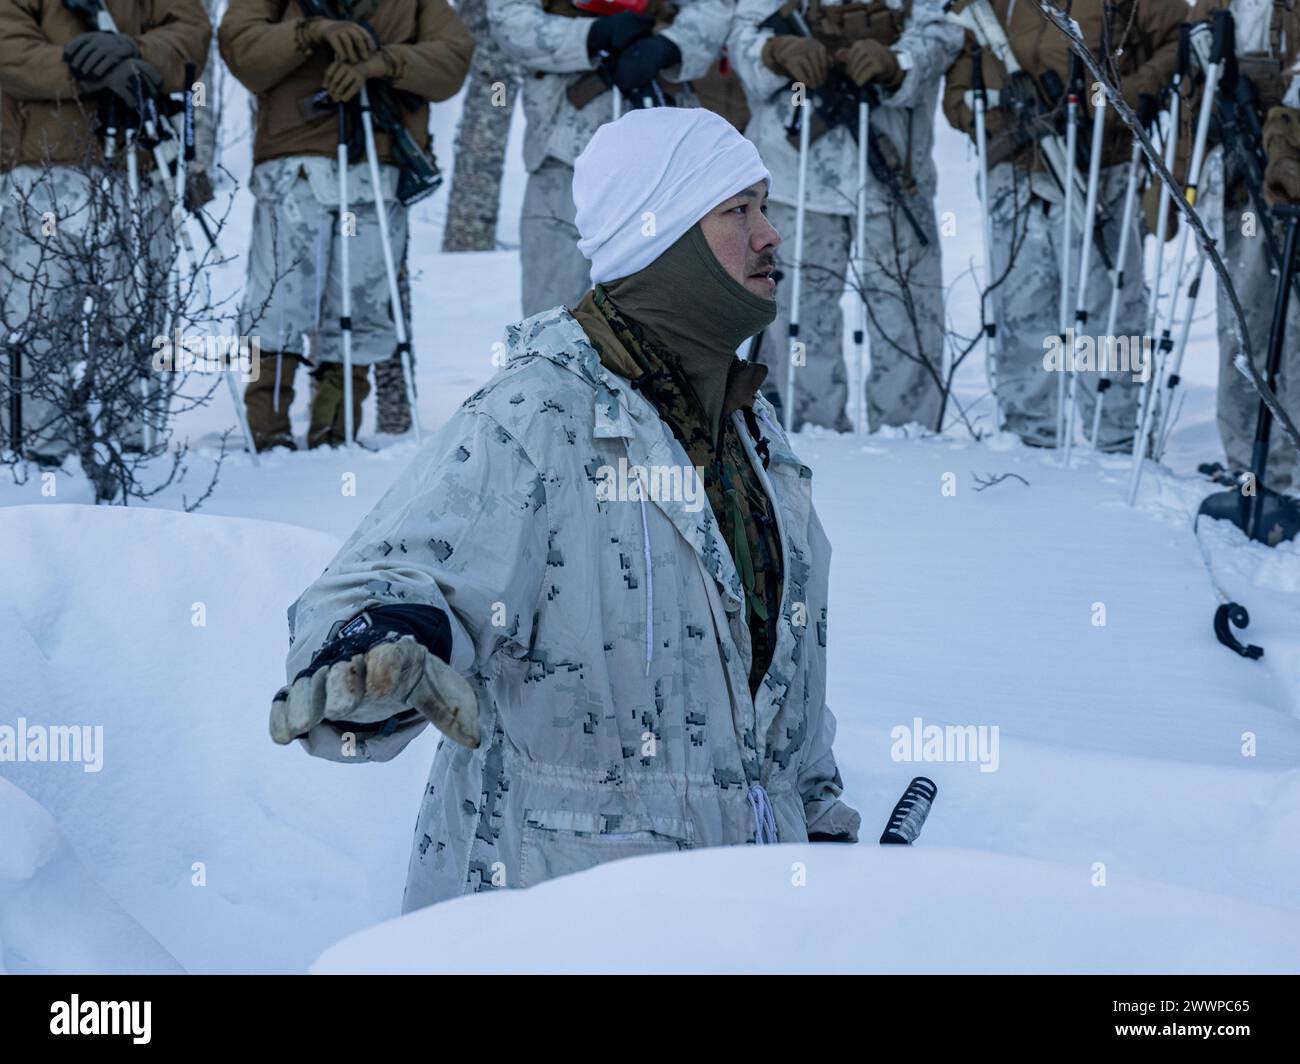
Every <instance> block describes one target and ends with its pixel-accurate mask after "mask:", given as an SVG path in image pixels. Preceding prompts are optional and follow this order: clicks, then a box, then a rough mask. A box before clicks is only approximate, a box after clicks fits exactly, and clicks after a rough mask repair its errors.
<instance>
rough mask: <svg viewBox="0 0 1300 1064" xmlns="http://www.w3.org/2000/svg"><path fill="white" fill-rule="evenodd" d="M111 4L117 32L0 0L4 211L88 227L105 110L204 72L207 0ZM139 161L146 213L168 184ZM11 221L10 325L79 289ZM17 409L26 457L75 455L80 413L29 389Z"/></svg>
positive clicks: (4, 243)
mask: <svg viewBox="0 0 1300 1064" xmlns="http://www.w3.org/2000/svg"><path fill="white" fill-rule="evenodd" d="M106 7H107V10H108V13H109V14H110V15H111V16H112V18H113V22H114V24H115V25H116V26H117V28H118V30H119V32H118V33H111V32H101V31H99V30H97V29H96V28H95V27H94V25H92V24H91V23H90V22H88V21H87V20H86V19H83V18H82V17H81V16H80V15H77V14H75V13H73V12H72V11H70V10H69V9H68V8H67V7H65V6H64V4H63V3H62V2H61V0H0V184H3V186H4V190H5V203H4V208H5V210H6V212H7V211H9V210H17V209H18V208H19V204H23V205H24V208H25V209H26V210H27V211H29V212H30V211H33V210H34V211H38V212H41V213H45V212H49V213H50V214H52V215H53V216H54V217H55V218H56V219H57V224H58V225H59V226H60V227H73V229H74V230H84V228H85V227H86V226H87V225H89V224H91V222H92V221H93V218H94V215H95V214H96V211H94V210H92V209H88V208H89V205H90V203H91V201H92V199H93V191H92V190H91V189H90V188H89V187H88V185H87V182H88V181H89V180H91V179H92V177H91V175H93V174H94V173H95V171H96V170H97V169H98V168H100V167H102V166H103V163H104V155H103V145H102V144H101V143H99V141H98V139H97V138H98V137H99V136H100V135H101V134H102V130H103V123H102V122H101V121H100V110H101V107H107V106H108V105H109V101H113V103H114V104H115V105H116V106H117V107H118V109H119V113H121V114H122V115H126V113H127V112H133V111H134V109H135V108H136V107H137V106H138V105H139V95H138V94H140V93H146V94H150V95H152V96H154V97H160V96H163V95H166V94H168V93H173V92H180V91H181V90H182V89H183V88H184V87H185V84H184V82H185V65H186V64H187V63H193V64H194V65H195V67H196V68H197V69H198V70H200V71H201V70H202V69H203V65H204V62H205V61H206V59H207V51H208V43H209V41H210V39H211V36H212V26H211V24H210V23H209V21H208V16H207V14H206V12H205V11H204V9H203V4H202V2H201V0H141V2H137V3H128V2H126V0H107V3H106ZM137 159H138V161H139V165H140V183H141V189H140V210H141V211H150V212H157V211H161V210H162V209H163V208H162V202H161V199H160V189H159V188H157V187H156V186H155V183H154V181H153V180H152V179H151V174H152V173H153V160H152V158H151V157H150V156H149V154H148V152H146V151H143V150H141V151H140V152H139V153H138V156H137ZM146 205H148V206H146ZM4 221H5V224H4V225H3V226H2V227H0V262H3V263H4V269H3V272H2V273H0V288H2V289H3V291H0V297H2V298H3V300H4V318H5V320H6V321H7V322H8V323H9V324H10V325H11V326H12V325H14V324H15V323H17V322H20V321H22V320H24V318H25V316H26V314H25V312H24V310H23V308H24V306H27V305H29V302H30V299H31V298H33V297H32V292H33V291H40V292H50V291H59V290H60V289H61V288H63V287H64V286H65V285H66V286H67V287H66V289H65V291H66V293H67V294H68V295H69V296H70V297H71V296H72V295H73V294H74V293H76V291H77V290H76V287H75V282H74V279H73V278H71V277H61V276H60V275H61V274H66V273H68V271H69V269H70V267H71V265H72V264H70V263H67V262H66V261H62V260H60V259H59V258H58V257H57V255H56V256H54V257H50V256H48V255H46V254H45V252H44V249H43V248H42V246H41V245H40V244H38V243H37V242H35V241H33V240H31V239H30V225H29V224H22V223H20V222H19V221H18V220H17V219H11V218H7V217H6V218H5V219H4ZM142 229H144V231H147V232H150V233H154V234H161V233H162V232H165V226H164V225H163V224H162V223H159V222H154V223H152V224H149V223H143V224H142ZM63 231H65V232H66V231H68V230H67V229H66V228H64V230H63ZM104 272H105V273H108V274H111V273H112V272H113V271H112V270H106V271H104ZM76 302H77V304H78V305H75V306H70V307H69V308H68V313H71V314H74V315H76V314H80V313H81V307H80V305H79V302H80V300H79V298H78V299H77V300H76ZM46 313H47V314H48V313H49V311H48V308H46ZM78 357H80V353H78ZM71 361H72V356H71V353H69V363H71ZM69 368H71V367H70V365H69ZM9 372H10V366H9V360H8V356H7V355H6V354H5V353H4V349H3V347H0V373H3V374H5V375H6V379H7V375H8V374H9ZM21 405H22V410H23V415H22V422H23V424H22V426H21V428H22V429H23V430H25V433H26V434H27V436H28V439H27V449H28V453H29V454H30V455H31V457H32V458H33V459H34V460H36V461H38V462H39V463H40V464H42V465H47V466H51V467H53V466H58V465H59V464H60V463H61V462H62V460H63V458H64V457H65V456H66V455H67V454H68V453H69V452H70V451H71V450H72V443H71V441H70V440H69V439H68V438H66V434H65V433H64V432H61V431H60V429H59V423H60V421H62V420H64V419H65V418H67V417H69V416H71V414H72V412H71V411H57V410H55V409H54V408H53V407H52V405H51V404H50V403H49V402H48V401H45V400H44V399H41V398H39V397H37V396H34V395H31V394H23V401H22V404H21ZM3 407H4V409H3V410H0V425H3V430H4V435H3V437H0V438H3V439H4V440H5V441H6V443H7V441H8V440H9V438H10V432H11V431H12V429H13V426H10V425H9V424H7V423H6V422H5V419H6V418H7V417H8V416H10V404H9V403H5V404H3ZM123 444H124V449H126V450H130V449H136V450H139V448H140V442H139V440H138V439H137V440H125V441H123Z"/></svg>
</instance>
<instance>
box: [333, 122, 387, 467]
mask: <svg viewBox="0 0 1300 1064" xmlns="http://www.w3.org/2000/svg"><path fill="white" fill-rule="evenodd" d="M347 114H348V112H347V107H346V105H344V104H339V144H338V170H339V229H338V242H339V289H340V291H339V334H340V336H341V338H342V345H343V442H344V443H345V445H346V446H348V447H351V446H352V443H353V430H354V425H353V417H352V270H351V262H350V259H351V255H352V249H351V248H350V247H348V123H347ZM399 306H400V304H399Z"/></svg>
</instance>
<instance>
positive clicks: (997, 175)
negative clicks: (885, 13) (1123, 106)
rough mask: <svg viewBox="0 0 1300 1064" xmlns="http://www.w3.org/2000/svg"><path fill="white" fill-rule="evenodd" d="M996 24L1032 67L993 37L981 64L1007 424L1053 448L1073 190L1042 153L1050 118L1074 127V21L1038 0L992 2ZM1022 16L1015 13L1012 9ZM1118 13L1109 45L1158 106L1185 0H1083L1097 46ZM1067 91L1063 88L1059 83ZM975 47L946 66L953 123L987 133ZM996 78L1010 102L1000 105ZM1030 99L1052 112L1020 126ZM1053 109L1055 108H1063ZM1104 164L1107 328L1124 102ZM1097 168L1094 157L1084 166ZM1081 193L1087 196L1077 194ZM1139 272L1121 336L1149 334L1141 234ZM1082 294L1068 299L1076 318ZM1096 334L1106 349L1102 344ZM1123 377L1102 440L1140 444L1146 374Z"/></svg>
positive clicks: (1096, 312)
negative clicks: (1066, 21)
mask: <svg viewBox="0 0 1300 1064" xmlns="http://www.w3.org/2000/svg"><path fill="white" fill-rule="evenodd" d="M990 2H991V6H992V8H993V12H994V14H995V15H996V16H997V19H998V22H999V23H1001V24H1002V26H1003V27H1005V29H1006V34H1007V39H1008V41H1009V42H1010V45H1011V50H1012V51H1013V52H1014V53H1015V56H1016V58H1017V59H1018V60H1019V62H1020V64H1021V66H1022V67H1023V68H1024V71H1023V76H1022V77H1018V78H1017V79H1016V80H1015V83H1014V84H1012V85H1007V84H1006V82H1007V76H1006V72H1005V70H1004V69H1003V67H1002V64H1001V62H999V61H998V60H997V58H996V57H995V56H994V55H993V54H992V52H991V51H990V50H989V49H984V51H983V64H982V70H983V73H984V82H985V84H986V85H987V86H988V90H989V96H990V106H989V113H988V119H987V122H988V125H987V128H988V137H989V141H988V154H989V158H988V168H989V170H988V174H989V178H988V181H989V200H990V203H987V204H984V209H985V210H987V211H991V212H992V230H993V254H992V261H993V277H992V278H990V279H989V283H994V282H998V281H1000V284H998V286H997V288H996V289H994V291H993V293H992V295H991V302H992V306H993V320H994V323H995V326H996V329H997V336H998V338H999V342H998V360H997V398H998V404H999V406H1000V407H1001V409H1002V413H1003V418H1004V421H1005V428H1006V429H1007V430H1008V431H1010V432H1014V433H1016V434H1017V435H1018V436H1019V437H1020V438H1021V439H1022V440H1023V441H1024V442H1025V443H1027V444H1030V445H1031V446H1036V447H1055V446H1057V445H1058V442H1059V441H1058V440H1057V439H1056V417H1057V392H1058V380H1057V373H1056V372H1053V371H1051V370H1049V369H1047V368H1046V367H1045V366H1044V362H1043V357H1044V354H1045V353H1046V351H1047V347H1046V344H1045V341H1046V340H1047V339H1048V338H1050V337H1053V336H1060V335H1061V327H1062V322H1061V320H1060V291H1061V234H1062V228H1063V227H1062V219H1061V211H1062V210H1063V209H1064V193H1063V191H1062V189H1061V188H1060V186H1059V185H1057V184H1056V182H1055V181H1054V179H1053V178H1052V176H1051V174H1050V173H1049V172H1048V170H1047V168H1046V165H1045V164H1044V163H1043V161H1042V157H1041V155H1040V152H1039V149H1038V143H1037V137H1038V136H1040V135H1041V132H1042V130H1043V128H1048V129H1051V128H1058V129H1062V130H1063V129H1064V123H1063V121H1058V118H1060V117H1061V116H1063V115H1064V110H1065V91H1064V89H1065V88H1066V86H1067V83H1068V79H1069V67H1070V61H1069V56H1070V50H1069V43H1068V41H1067V39H1066V37H1065V35H1064V34H1063V33H1061V32H1060V31H1059V30H1057V29H1056V28H1055V27H1054V26H1052V25H1051V24H1050V23H1049V22H1048V21H1047V20H1046V19H1045V18H1044V17H1043V15H1042V13H1041V12H1040V11H1039V10H1038V9H1037V7H1035V6H1034V4H1032V3H1020V4H1016V3H1015V0H1010V2H1009V0H990ZM1009 10H1010V17H1009V18H1008V11H1009ZM1106 12H1110V13H1111V14H1110V18H1111V37H1110V54H1111V57H1112V59H1113V62H1114V64H1115V66H1116V68H1117V70H1118V73H1119V78H1120V89H1121V90H1122V91H1123V94H1124V99H1125V102H1126V103H1128V105H1129V106H1130V107H1132V108H1133V110H1134V111H1135V112H1137V113H1138V114H1139V115H1154V114H1155V111H1156V106H1157V104H1156V100H1157V97H1158V95H1159V94H1160V93H1161V92H1162V91H1164V89H1165V87H1166V85H1168V83H1169V81H1170V79H1171V77H1172V75H1173V71H1174V66H1175V64H1176V63H1177V56H1178V26H1179V24H1180V23H1181V22H1184V21H1186V19H1187V6H1186V4H1185V3H1184V2H1183V0H1122V2H1121V3H1119V4H1117V5H1115V6H1113V7H1112V6H1111V5H1110V4H1108V3H1104V2H1103V0H1075V2H1074V4H1073V5H1072V6H1071V8H1070V17H1071V18H1073V19H1074V20H1075V21H1076V22H1077V23H1078V24H1079V27H1080V29H1081V31H1082V34H1083V39H1084V41H1085V42H1087V44H1088V46H1089V47H1090V48H1091V49H1092V50H1093V51H1094V53H1099V52H1100V51H1101V50H1102V49H1101V41H1102V32H1103V25H1102V24H1103V19H1104V18H1105V17H1106ZM1053 84H1055V85H1056V86H1058V87H1059V88H1060V89H1061V91H1060V93H1059V98H1058V99H1057V100H1055V101H1053V100H1052V94H1051V93H1050V92H1049V89H1050V88H1051V87H1052V86H1053ZM971 85H972V78H971V52H970V50H969V49H968V50H966V51H965V52H963V54H962V55H961V57H960V58H959V59H958V60H957V62H956V63H954V64H953V66H952V68H951V69H950V70H949V71H948V77H947V83H946V86H945V89H944V99H943V109H944V113H945V114H946V115H947V116H948V121H949V122H950V123H952V125H953V126H954V128H956V129H959V130H961V131H962V132H964V133H967V134H969V135H970V136H971V138H972V140H973V139H974V136H975V119H974V112H973V109H972V105H971V92H970V90H971ZM994 90H998V93H999V95H998V99H999V106H998V107H994V106H993V105H992V99H993V97H994ZM1019 99H1031V100H1033V101H1034V104H1033V106H1034V107H1035V108H1037V109H1038V111H1039V114H1040V116H1041V115H1043V114H1046V115H1047V118H1046V119H1045V120H1044V121H1042V122H1041V123H1040V124H1039V125H1038V126H1036V127H1035V129H1032V130H1031V129H1028V128H1026V127H1025V126H1022V125H1021V124H1020V122H1019V120H1018V119H1017V118H1015V117H1012V116H1013V111H1012V107H1011V104H1012V102H1013V100H1019ZM1091 100H1092V92H1091V91H1085V92H1083V94H1082V96H1081V102H1080V107H1079V112H1080V124H1079V134H1078V135H1079V142H1080V145H1081V148H1082V151H1081V154H1086V152H1087V150H1088V147H1089V142H1090V140H1091V135H1090V129H1091V125H1092V119H1091V115H1092V106H1091ZM1053 108H1055V109H1056V110H1055V111H1053ZM1103 131H1104V134H1103V139H1102V155H1101V172H1100V178H1099V184H1098V194H1097V210H1098V211H1099V213H1100V216H1101V218H1103V219H1105V222H1104V224H1103V223H1102V222H1101V221H1099V222H1098V225H1097V239H1096V240H1095V241H1094V245H1093V251H1092V257H1091V262H1090V268H1089V275H1088V281H1087V286H1088V287H1087V311H1088V318H1087V320H1088V321H1089V322H1097V323H1100V324H1099V325H1098V328H1104V323H1105V321H1106V318H1107V311H1108V308H1109V305H1110V297H1111V288H1112V286H1113V279H1112V277H1111V275H1110V270H1109V269H1108V267H1107V266H1106V263H1105V260H1104V259H1103V258H1102V256H1101V254H1100V253H1099V252H1098V250H1097V246H1098V244H1100V245H1101V246H1102V247H1104V248H1106V253H1107V255H1108V256H1110V257H1111V258H1112V260H1113V257H1114V256H1115V254H1116V253H1117V252H1118V248H1119V230H1120V225H1121V223H1122V218H1121V213H1122V208H1123V202H1124V191H1125V182H1126V179H1127V176H1128V166H1127V165H1126V164H1127V161H1128V159H1129V155H1130V151H1131V146H1132V135H1131V134H1130V132H1129V131H1128V129H1127V127H1126V126H1125V125H1124V124H1123V123H1122V122H1121V121H1120V120H1119V118H1118V117H1117V116H1116V115H1115V114H1114V112H1113V110H1108V111H1107V113H1106V122H1105V126H1104V127H1103ZM1080 168H1081V169H1082V170H1083V171H1084V173H1086V164H1081V167H1080ZM1077 199H1078V196H1077V194H1076V200H1077ZM1081 241H1082V235H1081V233H1080V231H1079V229H1078V228H1075V229H1074V231H1073V245H1072V252H1071V256H1070V259H1071V263H1072V265H1071V271H1072V274H1073V275H1074V276H1073V284H1072V288H1071V292H1072V293H1073V292H1074V291H1075V290H1076V289H1075V288H1074V287H1073V285H1077V283H1078V277H1077V274H1078V271H1079V258H1078V256H1079V252H1080V243H1081ZM1118 267H1119V269H1121V270H1123V271H1124V273H1125V275H1126V276H1127V277H1128V278H1129V281H1128V283H1127V284H1126V285H1125V287H1124V290H1123V295H1122V297H1121V300H1120V303H1119V311H1118V315H1117V317H1116V324H1115V334H1116V335H1117V336H1125V337H1128V336H1142V335H1144V334H1145V333H1146V320H1145V319H1146V293H1145V292H1144V291H1143V286H1142V284H1141V283H1138V279H1139V278H1141V277H1142V244H1141V242H1140V241H1137V240H1131V241H1130V242H1129V246H1128V253H1127V255H1126V256H1125V260H1124V261H1123V262H1121V263H1119V264H1118ZM1074 310H1075V303H1074V295H1073V294H1071V296H1070V301H1069V311H1070V316H1071V321H1073V316H1074ZM1104 349H1105V348H1104V345H1102V344H1100V343H1099V344H1098V350H1104ZM1102 376H1103V373H1102V371H1101V370H1100V369H1098V370H1095V371H1085V370H1083V369H1081V370H1080V371H1079V373H1078V383H1079V393H1078V402H1079V408H1080V410H1081V411H1082V413H1083V418H1082V423H1083V424H1084V425H1085V426H1090V425H1091V424H1092V420H1093V403H1094V399H1095V394H1096V390H1097V384H1098V381H1099V380H1100V379H1101V377H1102ZM1109 379H1110V380H1111V388H1110V391H1109V392H1108V394H1107V396H1106V398H1105V400H1104V402H1103V404H1102V419H1101V425H1100V427H1099V431H1098V437H1097V446H1098V448H1099V449H1100V450H1102V451H1112V452H1117V451H1129V450H1131V449H1132V446H1133V437H1134V435H1135V434H1136V431H1137V429H1136V420H1137V405H1138V396H1139V390H1140V386H1139V384H1138V383H1136V382H1134V380H1133V375H1132V374H1131V373H1128V372H1125V373H1118V374H1115V375H1114V376H1112V377H1110V378H1109Z"/></svg>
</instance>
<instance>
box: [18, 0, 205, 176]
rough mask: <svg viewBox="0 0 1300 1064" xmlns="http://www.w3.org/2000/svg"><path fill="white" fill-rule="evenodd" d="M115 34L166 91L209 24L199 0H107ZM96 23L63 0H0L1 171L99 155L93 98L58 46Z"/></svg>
mask: <svg viewBox="0 0 1300 1064" xmlns="http://www.w3.org/2000/svg"><path fill="white" fill-rule="evenodd" d="M107 4H108V13H109V14H110V15H112V16H113V21H114V23H115V24H116V25H117V28H118V30H119V31H121V32H122V33H125V34H126V35H127V36H129V37H131V38H132V39H133V40H134V41H135V42H136V44H137V45H139V47H140V56H141V58H142V59H144V60H145V61H146V62H148V63H151V64H153V66H155V67H157V68H158V71H159V73H161V74H162V78H163V88H164V90H165V91H166V92H179V91H181V89H183V88H184V79H185V64H186V63H193V64H194V65H195V67H196V68H197V69H198V72H199V73H202V71H203V65H204V63H205V62H206V60H207V57H208V44H209V42H210V41H211V39H212V25H211V23H210V22H209V21H208V14H207V12H206V11H205V10H204V8H203V4H202V2H201V0H134V2H133V0H107ZM94 29H95V27H94V26H92V25H90V24H89V23H88V22H86V21H84V20H83V19H81V18H80V17H79V16H77V15H74V14H73V13H72V12H71V11H69V10H68V9H67V8H66V7H65V6H64V5H63V3H62V0H0V101H2V102H0V172H7V171H9V170H12V169H13V168H14V167H15V166H40V165H43V164H45V163H47V162H48V163H54V164H59V165H66V166H76V165H80V164H82V163H94V162H96V161H98V159H99V158H100V147H99V144H98V143H97V141H96V139H95V127H96V122H97V111H98V101H97V100H96V99H95V98H86V99H82V98H81V97H80V96H79V93H80V87H79V86H78V84H77V81H76V79H75V78H74V77H73V76H72V72H71V71H70V70H69V69H68V66H67V64H66V63H65V62H64V61H63V48H64V46H65V45H66V44H67V43H68V42H69V41H70V40H72V39H73V38H74V37H78V36H80V35H81V34H83V33H89V32H91V31H92V30H94Z"/></svg>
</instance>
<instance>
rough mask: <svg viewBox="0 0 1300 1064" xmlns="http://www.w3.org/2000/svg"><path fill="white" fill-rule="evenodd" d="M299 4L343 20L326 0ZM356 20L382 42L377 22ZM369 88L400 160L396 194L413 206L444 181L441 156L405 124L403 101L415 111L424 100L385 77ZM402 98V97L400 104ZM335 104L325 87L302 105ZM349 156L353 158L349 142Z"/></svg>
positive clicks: (321, 107)
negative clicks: (396, 87) (427, 148)
mask: <svg viewBox="0 0 1300 1064" xmlns="http://www.w3.org/2000/svg"><path fill="white" fill-rule="evenodd" d="M299 6H300V7H301V8H302V11H303V14H304V15H306V16H308V17H309V18H328V19H334V20H336V21H344V20H343V19H342V18H341V16H340V15H338V14H336V13H335V11H334V10H333V8H332V6H331V4H329V3H327V2H326V0H299ZM346 21H353V20H351V19H348V20H346ZM355 21H356V22H357V25H359V26H361V27H362V28H363V29H364V30H365V31H366V32H367V33H369V34H370V36H371V38H372V39H373V40H374V42H375V45H376V46H378V45H381V44H382V43H383V42H382V41H381V40H380V39H379V34H378V33H376V32H375V28H374V26H372V25H371V24H370V23H369V22H368V21H366V20H365V19H357V20H355ZM366 91H367V95H368V96H369V97H370V113H371V115H372V116H373V117H374V119H375V122H376V123H378V125H379V128H380V130H381V131H382V132H383V133H385V134H386V135H387V136H388V144H389V150H390V151H392V153H393V158H394V159H396V161H397V169H398V178H397V198H398V200H400V201H401V203H402V206H404V207H410V206H413V205H414V204H416V203H419V202H420V200H422V199H424V198H425V197H426V196H431V195H433V193H434V192H436V191H437V190H438V189H439V188H440V187H441V185H442V171H441V170H439V169H438V160H437V159H436V158H435V157H434V155H433V153H432V152H426V151H425V150H424V149H423V148H421V147H420V145H419V144H417V143H416V140H415V138H414V137H413V136H411V131H410V130H409V129H407V128H406V123H405V122H403V121H402V106H403V104H405V105H406V108H407V109H408V110H411V111H414V110H416V109H418V108H419V107H420V106H421V104H422V103H423V101H422V100H420V99H419V98H418V97H416V96H413V95H411V94H410V93H398V92H396V91H395V90H394V89H393V87H392V86H391V85H388V84H386V83H385V82H382V81H368V82H367V83H366ZM399 98H400V99H401V100H402V103H400V104H399V103H398V99H399ZM358 106H359V105H358ZM332 107H333V103H332V102H331V101H330V98H329V93H327V92H326V91H325V90H324V89H322V90H320V91H319V92H316V93H314V94H313V95H311V96H310V97H308V98H307V100H306V101H305V102H304V105H303V106H302V107H301V108H300V109H301V110H303V111H305V112H307V113H311V112H312V111H316V112H323V111H326V110H329V109H331V108H332ZM352 126H353V130H354V132H355V129H356V126H357V123H356V122H353V123H352ZM358 154H359V153H358ZM348 158H349V159H351V158H352V151H351V145H350V144H349V151H348Z"/></svg>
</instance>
